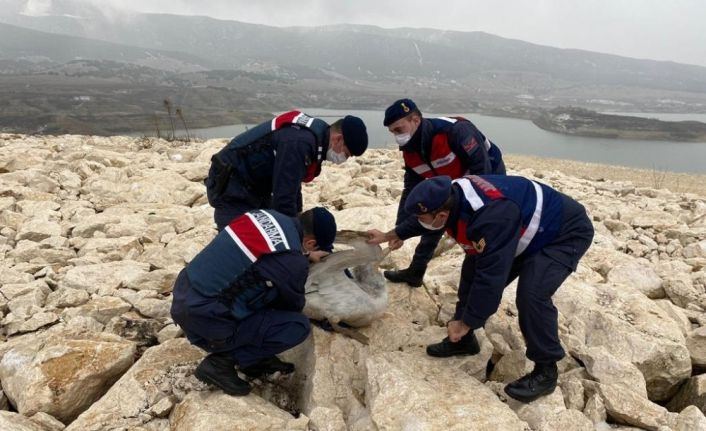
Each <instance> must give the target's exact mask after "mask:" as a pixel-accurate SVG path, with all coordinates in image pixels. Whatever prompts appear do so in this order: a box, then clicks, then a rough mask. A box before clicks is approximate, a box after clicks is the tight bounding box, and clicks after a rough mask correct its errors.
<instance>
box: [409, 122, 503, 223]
mask: <svg viewBox="0 0 706 431" xmlns="http://www.w3.org/2000/svg"><path fill="white" fill-rule="evenodd" d="M434 130H435V128H434V127H433V125H432V121H431V120H430V119H428V118H423V119H422V122H421V124H420V126H419V128H418V129H417V131H416V132H415V134H414V136H412V139H410V141H409V142H408V143H407V144H406V145H404V146H403V147H400V150H402V151H413V152H415V153H418V154H422V148H424V153H425V154H430V153H431V145H432V139H433V137H434ZM471 138H473V139H475V141H476V142H477V143H478V144H477V145H475V146H473V147H468V145H466V144H467V143H468V142H469V141H470V140H471ZM485 140H486V137H485V135H483V133H482V132H481V131H480V130H478V128H477V127H476V126H475V125H474V124H473V123H472V122H470V121H457V122H456V123H454V124H453V126H451V128H450V130H449V132H448V143H449V147H450V148H451V150H452V151H453V152H454V153H455V154H456V155H457V156H459V157H460V159H461V163H462V164H463V165H464V166H465V167H467V171H468V174H472V175H491V174H494V175H505V165H504V163H503V161H502V155H501V154H500V152H499V150H497V147H495V148H496V150H497V154H495V157H496V158H499V160H497V161H496V164H497V167H496V169H495V170H493V167H492V164H491V160H490V157H489V155H488V151H486V149H485V147H484V146H483V143H484V142H485ZM464 145H465V147H464ZM493 145H494V144H493ZM422 181H424V177H423V176H421V175H419V174H417V173H416V172H414V171H413V170H412V169H410V168H409V167H407V166H405V168H404V188H403V189H402V196H401V197H400V203H399V206H398V207H397V220H396V222H395V223H396V225H398V226H399V225H401V224H403V223H404V224H405V225H406V227H403V228H402V229H409V228H413V227H414V226H413V225H416V224H417V223H416V220H415V218H414V217H411V218H410V215H409V214H407V212H406V211H405V210H404V205H405V202H406V201H407V196H409V193H410V192H411V191H412V189H413V188H414V187H415V186H416V185H417V184H419V183H420V182H422Z"/></svg>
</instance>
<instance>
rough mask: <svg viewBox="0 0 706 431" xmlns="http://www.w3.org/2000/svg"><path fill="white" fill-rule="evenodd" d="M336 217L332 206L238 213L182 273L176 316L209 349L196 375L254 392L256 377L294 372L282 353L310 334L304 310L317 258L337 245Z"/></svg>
mask: <svg viewBox="0 0 706 431" xmlns="http://www.w3.org/2000/svg"><path fill="white" fill-rule="evenodd" d="M335 237H336V221H335V220H334V217H333V215H332V214H331V213H330V212H328V211H327V210H325V209H324V208H313V209H311V210H308V211H306V212H304V213H301V214H300V215H299V216H297V217H296V218H291V217H288V216H285V215H283V214H281V213H278V212H277V211H274V210H254V211H249V212H246V213H245V214H243V215H242V216H239V217H237V218H235V219H233V220H232V221H231V222H230V223H229V224H228V225H227V226H226V227H225V228H224V229H223V230H222V231H221V232H220V233H218V235H217V236H216V237H215V238H214V239H213V241H211V243H210V244H208V245H207V246H206V248H204V249H203V250H202V251H201V252H200V253H199V254H198V255H197V256H196V257H195V258H194V259H193V260H192V261H191V262H190V263H189V264H188V265H187V266H186V268H184V269H183V270H182V271H181V272H180V273H179V275H178V277H177V279H176V282H175V285H174V290H173V302H172V308H171V314H172V318H173V319H174V321H175V322H176V323H177V324H178V325H179V326H181V328H182V329H183V330H184V333H185V334H186V337H187V338H188V340H189V341H190V342H191V343H192V344H194V345H196V346H198V347H200V348H202V349H204V350H206V351H207V352H209V355H208V356H206V358H204V360H203V361H202V362H201V363H200V364H199V365H198V367H197V368H196V371H195V373H194V374H195V376H196V377H197V378H198V379H199V380H201V381H203V382H205V383H208V384H212V385H215V386H217V387H218V388H220V389H222V390H223V392H225V393H227V394H230V395H246V394H248V393H249V392H250V384H249V383H248V382H247V381H245V380H243V379H241V378H240V377H239V376H238V373H237V371H236V369H235V367H236V366H237V367H238V369H239V370H240V371H241V372H242V373H243V374H245V375H247V376H249V377H252V378H254V377H259V376H261V375H263V374H271V373H275V372H281V373H291V372H292V371H294V365H293V364H290V363H286V362H283V361H281V360H280V359H279V358H277V356H275V355H276V354H278V353H281V352H283V351H285V350H288V349H290V348H292V347H294V346H296V345H298V344H299V343H301V342H302V341H304V340H305V339H306V337H307V336H308V335H309V331H310V327H309V321H308V319H307V318H306V316H304V315H303V314H302V313H301V310H302V309H303V307H304V284H305V282H306V277H307V274H308V270H309V262H308V259H307V258H306V256H305V255H304V253H308V252H311V251H314V250H323V251H331V249H332V247H333V242H334V240H335Z"/></svg>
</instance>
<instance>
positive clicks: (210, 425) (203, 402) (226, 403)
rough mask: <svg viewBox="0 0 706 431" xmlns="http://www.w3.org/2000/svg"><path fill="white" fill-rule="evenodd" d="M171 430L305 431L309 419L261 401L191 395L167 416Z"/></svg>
mask: <svg viewBox="0 0 706 431" xmlns="http://www.w3.org/2000/svg"><path fill="white" fill-rule="evenodd" d="M169 422H170V429H171V430H172V431H208V430H226V429H234V430H249V431H269V430H291V431H306V430H308V429H309V427H308V426H307V425H308V423H309V419H308V418H307V417H306V416H304V415H301V416H299V417H298V418H295V417H294V416H292V415H291V414H289V413H287V412H285V411H283V410H280V409H279V408H278V407H277V406H275V405H274V404H271V403H269V402H268V401H265V400H264V399H262V398H260V397H258V396H255V395H250V396H247V397H232V396H230V395H226V394H224V393H222V392H191V393H189V394H188V395H187V396H186V397H185V398H184V400H183V401H182V402H181V403H179V404H178V405H177V406H176V407H174V410H173V411H172V413H171V416H170V417H169Z"/></svg>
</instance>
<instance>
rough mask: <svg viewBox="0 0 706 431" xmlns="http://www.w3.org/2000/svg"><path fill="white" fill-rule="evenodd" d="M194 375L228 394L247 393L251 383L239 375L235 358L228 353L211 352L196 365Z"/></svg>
mask: <svg viewBox="0 0 706 431" xmlns="http://www.w3.org/2000/svg"><path fill="white" fill-rule="evenodd" d="M194 376H196V378H197V379H199V380H201V381H202V382H204V383H207V384H209V385H214V386H217V387H219V388H221V389H222V390H223V392H225V393H226V394H228V395H247V394H248V393H250V384H249V383H248V382H246V381H245V380H243V379H241V378H240V377H238V373H237V372H236V371H235V360H234V359H233V358H231V357H230V355H228V354H226V353H211V354H210V355H208V356H206V357H205V358H204V360H203V361H201V363H200V364H199V366H198V367H196V371H194Z"/></svg>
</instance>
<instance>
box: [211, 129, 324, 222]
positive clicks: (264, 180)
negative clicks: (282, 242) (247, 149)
mask: <svg viewBox="0 0 706 431" xmlns="http://www.w3.org/2000/svg"><path fill="white" fill-rule="evenodd" d="M255 144H256V145H255V146H257V145H264V146H269V145H271V146H272V148H273V149H274V150H275V152H274V154H273V153H272V152H271V151H268V152H263V156H264V157H259V158H257V161H256V162H255V165H253V166H250V169H249V172H251V173H253V175H252V176H250V175H248V174H245V173H244V172H243V171H242V169H241V171H240V172H239V173H238V175H239V176H240V178H239V177H238V175H235V176H233V177H232V178H231V179H230V181H229V183H228V187H227V188H226V190H225V191H224V193H223V194H222V195H220V196H215V194H214V193H213V188H214V181H215V179H214V178H215V176H216V174H215V169H216V168H215V167H214V166H213V165H212V166H211V170H210V171H209V177H208V178H207V180H206V187H207V192H208V197H209V202H210V203H211V205H212V206H214V207H219V206H228V203H229V201H232V202H237V203H240V201H243V200H247V199H248V194H252V195H255V196H259V197H268V196H270V195H271V196H272V202H271V205H270V208H272V209H274V210H276V211H279V212H281V213H282V214H286V215H288V216H291V217H294V216H295V215H296V214H297V213H299V212H301V211H302V194H301V187H302V186H301V184H302V181H303V180H304V178H305V177H306V174H307V169H308V166H310V165H311V164H312V163H317V148H316V144H317V142H316V137H315V136H314V134H313V133H312V132H311V131H309V130H306V129H303V128H300V127H298V126H289V127H284V128H281V129H278V130H275V131H274V132H272V133H270V134H269V135H267V136H265V137H263V138H261V139H260V140H258V141H256V143H255ZM327 150H328V134H327V135H326V139H324V143H323V152H324V154H325V153H326V151H327ZM246 176H247V178H245V177H246Z"/></svg>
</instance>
